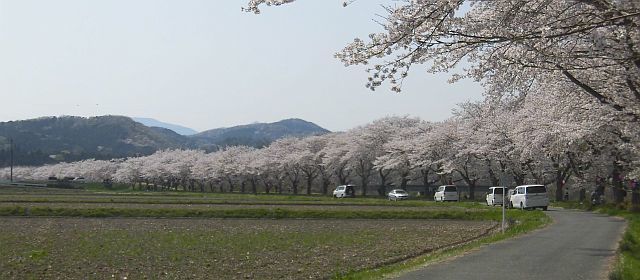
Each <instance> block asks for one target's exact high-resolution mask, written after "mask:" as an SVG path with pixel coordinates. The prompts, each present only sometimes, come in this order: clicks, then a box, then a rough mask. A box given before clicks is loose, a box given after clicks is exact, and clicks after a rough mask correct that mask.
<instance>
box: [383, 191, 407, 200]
mask: <svg viewBox="0 0 640 280" xmlns="http://www.w3.org/2000/svg"><path fill="white" fill-rule="evenodd" d="M388 197H389V200H393V201H398V200H403V199H408V198H409V193H407V191H405V190H403V189H394V190H391V191H390V192H389V194H388Z"/></svg>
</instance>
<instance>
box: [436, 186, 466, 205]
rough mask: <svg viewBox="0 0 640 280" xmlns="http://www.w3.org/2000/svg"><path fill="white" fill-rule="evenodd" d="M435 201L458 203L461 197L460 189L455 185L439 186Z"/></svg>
mask: <svg viewBox="0 0 640 280" xmlns="http://www.w3.org/2000/svg"><path fill="white" fill-rule="evenodd" d="M433 200H434V201H458V200H460V195H459V194H458V188H456V186H455V185H444V186H439V187H438V190H437V191H436V193H435V194H434V195H433Z"/></svg>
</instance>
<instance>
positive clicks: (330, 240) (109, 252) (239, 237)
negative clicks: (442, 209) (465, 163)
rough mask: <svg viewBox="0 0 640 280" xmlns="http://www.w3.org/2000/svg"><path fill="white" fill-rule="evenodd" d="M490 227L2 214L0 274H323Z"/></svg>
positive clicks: (418, 251)
mask: <svg viewBox="0 0 640 280" xmlns="http://www.w3.org/2000/svg"><path fill="white" fill-rule="evenodd" d="M182 206H183V207H184V205H182ZM244 206H246V205H243V207H244ZM279 207H281V206H279ZM494 225H495V223H494V222H487V221H447V220H401V221H396V220H303V219H301V220H255V219H243V220H240V219H148V218H145V219H137V218H102V219H93V218H23V217H2V218H0V248H1V250H0V279H30V278H35V279H303V278H304V279H326V278H331V277H332V276H335V275H337V274H342V273H346V272H348V271H353V270H360V269H365V268H372V267H376V266H379V265H381V264H385V263H390V262H394V261H398V260H402V259H405V258H406V257H409V256H415V255H417V254H421V253H423V252H425V251H428V250H431V249H434V248H436V247H441V246H444V245H447V244H453V243H457V242H460V241H463V240H467V239H469V238H473V237H477V236H480V235H482V234H484V233H485V232H487V231H488V230H489V229H490V228H492V227H493V226H494Z"/></svg>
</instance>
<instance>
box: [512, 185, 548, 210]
mask: <svg viewBox="0 0 640 280" xmlns="http://www.w3.org/2000/svg"><path fill="white" fill-rule="evenodd" d="M510 204H511V207H512V208H520V209H535V208H542V210H544V211H546V210H547V207H549V196H548V195H547V188H546V187H545V186H543V185H523V186H517V187H516V189H515V194H513V195H512V196H511V202H510Z"/></svg>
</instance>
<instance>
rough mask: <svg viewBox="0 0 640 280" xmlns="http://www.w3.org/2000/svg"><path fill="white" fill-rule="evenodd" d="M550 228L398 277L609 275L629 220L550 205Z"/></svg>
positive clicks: (585, 276) (564, 277) (537, 277)
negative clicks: (556, 207) (552, 207)
mask: <svg viewBox="0 0 640 280" xmlns="http://www.w3.org/2000/svg"><path fill="white" fill-rule="evenodd" d="M546 213H547V214H548V215H549V216H550V217H551V218H552V219H553V222H552V224H551V225H549V226H548V227H546V228H544V229H542V230H538V231H534V232H532V233H530V234H526V235H524V236H520V237H517V238H513V239H509V240H505V241H501V242H497V243H494V244H489V245H486V246H482V247H481V248H479V249H477V250H474V251H472V252H470V253H468V254H465V255H463V256H460V257H457V258H454V259H451V260H448V261H444V262H440V263H435V264H431V265H428V266H425V267H422V268H419V269H418V270H415V271H411V272H408V273H405V274H403V275H400V276H399V277H397V279H407V280H408V279H453V280H460V279H544V280H547V279H606V278H607V276H608V272H609V270H610V269H611V262H612V260H613V258H614V256H615V254H616V251H615V250H616V248H617V244H618V241H619V240H620V238H621V236H622V233H623V229H624V225H625V222H624V220H622V219H619V218H615V217H609V216H605V215H601V214H595V213H591V212H582V211H573V210H562V209H555V208H554V209H551V210H550V211H547V212H546Z"/></svg>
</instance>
